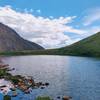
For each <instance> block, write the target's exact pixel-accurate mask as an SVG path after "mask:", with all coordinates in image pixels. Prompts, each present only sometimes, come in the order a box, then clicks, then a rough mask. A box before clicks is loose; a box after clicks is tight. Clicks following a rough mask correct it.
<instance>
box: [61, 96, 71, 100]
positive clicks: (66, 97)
mask: <svg viewBox="0 0 100 100" xmlns="http://www.w3.org/2000/svg"><path fill="white" fill-rule="evenodd" d="M70 99H72V97H70V96H63V98H62V100H70Z"/></svg>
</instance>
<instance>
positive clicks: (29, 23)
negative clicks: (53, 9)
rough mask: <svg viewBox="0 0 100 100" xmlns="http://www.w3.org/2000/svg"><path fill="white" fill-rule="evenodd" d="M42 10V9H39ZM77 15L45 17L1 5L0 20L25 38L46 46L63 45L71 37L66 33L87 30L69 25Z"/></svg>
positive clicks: (80, 32)
mask: <svg viewBox="0 0 100 100" xmlns="http://www.w3.org/2000/svg"><path fill="white" fill-rule="evenodd" d="M38 12H40V11H38ZM75 17H76V16H72V17H59V18H55V19H54V18H52V19H51V18H49V17H48V18H44V17H41V16H38V17H36V16H34V15H32V14H29V13H22V12H18V11H15V10H13V9H12V8H11V7H10V6H5V7H0V22H2V23H4V24H6V25H8V26H10V27H11V28H13V29H15V30H16V31H17V32H18V33H19V34H20V35H21V36H22V37H24V38H25V39H28V40H31V41H33V42H36V43H38V44H40V45H42V46H44V47H46V48H53V47H59V46H62V45H64V44H66V43H68V41H71V38H70V37H69V36H67V35H65V33H75V34H83V33H85V31H83V30H79V29H75V28H73V27H72V26H68V25H67V24H68V23H71V22H72V21H73V19H74V18H75Z"/></svg>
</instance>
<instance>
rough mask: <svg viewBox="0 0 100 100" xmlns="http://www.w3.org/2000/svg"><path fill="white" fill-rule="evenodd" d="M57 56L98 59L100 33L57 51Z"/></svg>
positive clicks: (99, 55)
mask: <svg viewBox="0 0 100 100" xmlns="http://www.w3.org/2000/svg"><path fill="white" fill-rule="evenodd" d="M58 52H59V54H63V55H67V54H68V55H78V56H98V57H100V32H98V33H96V34H94V35H92V36H90V37H88V38H85V39H83V40H81V41H79V42H77V43H74V44H72V45H70V46H66V47H63V48H60V49H59V51H58Z"/></svg>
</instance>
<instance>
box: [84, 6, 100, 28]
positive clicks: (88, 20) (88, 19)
mask: <svg viewBox="0 0 100 100" xmlns="http://www.w3.org/2000/svg"><path fill="white" fill-rule="evenodd" d="M87 12H88V15H87V16H85V18H84V20H85V22H84V25H85V26H88V25H91V24H92V23H94V22H95V21H99V22H100V8H95V9H91V10H90V11H87Z"/></svg>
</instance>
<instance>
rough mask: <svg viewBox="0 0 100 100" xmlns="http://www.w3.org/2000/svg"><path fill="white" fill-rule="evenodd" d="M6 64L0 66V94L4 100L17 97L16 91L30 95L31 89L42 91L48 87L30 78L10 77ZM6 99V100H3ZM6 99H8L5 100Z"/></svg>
mask: <svg viewBox="0 0 100 100" xmlns="http://www.w3.org/2000/svg"><path fill="white" fill-rule="evenodd" d="M13 70H15V68H12V69H10V68H9V65H8V64H0V93H2V94H3V95H4V100H11V97H17V96H18V92H17V90H20V91H22V92H23V93H24V94H30V93H31V92H32V90H33V89H38V88H40V89H44V88H46V87H48V86H49V83H48V82H46V83H43V82H35V80H34V78H33V77H32V76H21V75H12V74H11V73H10V71H13ZM9 91H11V92H12V95H11V96H9V95H8V92H9ZM5 98H6V99H5ZM7 98H8V99H7ZM70 99H72V97H69V96H63V97H60V96H58V97H57V100H70ZM36 100H52V99H51V98H50V97H48V96H47V97H37V99H36Z"/></svg>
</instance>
